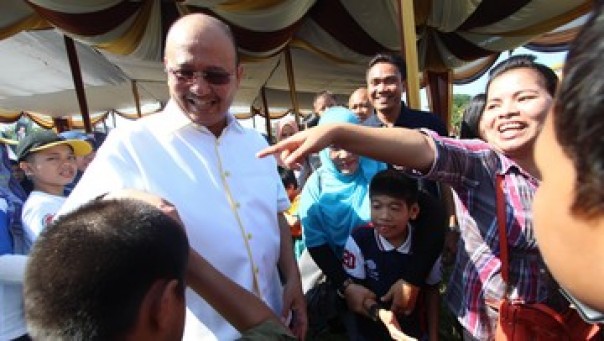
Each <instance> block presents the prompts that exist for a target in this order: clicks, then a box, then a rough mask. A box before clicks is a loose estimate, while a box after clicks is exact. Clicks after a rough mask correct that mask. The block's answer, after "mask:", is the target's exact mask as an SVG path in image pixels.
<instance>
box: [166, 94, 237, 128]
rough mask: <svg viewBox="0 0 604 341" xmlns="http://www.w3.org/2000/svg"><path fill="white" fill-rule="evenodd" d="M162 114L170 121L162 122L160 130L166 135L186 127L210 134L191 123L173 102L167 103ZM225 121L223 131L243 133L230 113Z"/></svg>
mask: <svg viewBox="0 0 604 341" xmlns="http://www.w3.org/2000/svg"><path fill="white" fill-rule="evenodd" d="M162 113H163V114H165V115H168V116H169V117H170V119H167V120H163V121H162V125H163V129H162V130H163V131H164V132H166V133H172V132H175V131H178V130H180V129H182V128H185V127H188V126H191V127H194V128H195V129H197V130H199V131H203V132H207V133H210V131H209V130H208V129H207V128H206V127H204V126H200V125H198V124H195V123H193V122H191V120H190V119H189V117H187V115H186V114H185V113H184V111H182V109H181V108H180V106H178V104H177V103H176V102H174V101H173V100H169V101H168V103H167V104H166V107H165V108H164V110H163V112H162ZM226 119H227V125H226V127H225V128H224V130H227V129H232V130H233V131H236V132H243V126H242V125H241V123H239V121H238V120H237V119H236V118H235V116H233V115H232V114H231V113H230V112H229V113H227V115H226Z"/></svg>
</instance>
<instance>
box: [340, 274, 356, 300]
mask: <svg viewBox="0 0 604 341" xmlns="http://www.w3.org/2000/svg"><path fill="white" fill-rule="evenodd" d="M351 284H354V281H353V280H352V278H350V277H349V278H346V279H345V280H344V282H342V285H340V287H339V288H338V289H337V290H336V292H337V293H338V296H340V297H342V298H345V297H346V295H345V293H346V288H348V286H349V285H351Z"/></svg>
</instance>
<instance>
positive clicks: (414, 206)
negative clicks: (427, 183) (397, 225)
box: [409, 202, 420, 220]
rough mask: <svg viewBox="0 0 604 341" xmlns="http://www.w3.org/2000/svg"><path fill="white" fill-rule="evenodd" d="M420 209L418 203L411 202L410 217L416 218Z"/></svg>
mask: <svg viewBox="0 0 604 341" xmlns="http://www.w3.org/2000/svg"><path fill="white" fill-rule="evenodd" d="M419 211H420V208H419V204H418V203H416V202H414V203H413V204H411V206H409V219H411V220H415V219H416V218H417V216H418V215H419Z"/></svg>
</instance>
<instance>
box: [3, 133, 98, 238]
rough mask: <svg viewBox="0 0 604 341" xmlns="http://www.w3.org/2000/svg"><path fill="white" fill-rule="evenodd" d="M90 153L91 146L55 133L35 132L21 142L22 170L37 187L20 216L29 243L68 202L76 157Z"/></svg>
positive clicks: (17, 153)
mask: <svg viewBox="0 0 604 341" xmlns="http://www.w3.org/2000/svg"><path fill="white" fill-rule="evenodd" d="M91 151H92V146H91V145H90V144H89V143H88V142H86V141H82V140H66V139H64V138H62V137H60V136H58V135H57V134H55V133H54V132H52V131H35V132H32V133H31V134H29V135H27V136H26V137H25V138H24V139H23V140H21V141H20V142H19V145H17V149H16V153H15V154H16V155H17V160H18V161H19V166H20V167H21V169H23V171H24V172H25V176H27V177H28V178H29V179H30V180H31V181H32V182H33V185H34V189H33V191H32V192H31V193H30V195H29V197H28V198H27V201H25V204H24V205H23V213H22V215H21V217H22V221H23V225H24V228H25V233H26V234H27V238H28V239H29V240H31V241H32V242H33V241H34V240H35V239H36V238H37V236H38V235H39V234H40V232H41V231H42V230H43V229H44V228H45V227H46V226H47V225H48V223H50V222H51V221H52V219H53V217H54V215H55V213H56V212H57V211H58V210H59V208H60V207H61V205H63V203H64V202H65V197H64V196H63V190H64V188H65V185H67V184H69V183H70V182H72V181H73V179H74V177H75V175H76V172H77V166H76V156H84V155H87V154H88V153H90V152H91Z"/></svg>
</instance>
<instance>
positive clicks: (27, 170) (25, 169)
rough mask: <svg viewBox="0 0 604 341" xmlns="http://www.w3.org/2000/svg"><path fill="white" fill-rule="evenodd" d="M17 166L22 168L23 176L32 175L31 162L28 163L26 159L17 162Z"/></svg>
mask: <svg viewBox="0 0 604 341" xmlns="http://www.w3.org/2000/svg"><path fill="white" fill-rule="evenodd" d="M19 168H21V169H22V170H23V172H24V173H25V176H27V177H30V176H32V175H33V173H34V171H33V167H32V165H31V163H29V162H27V161H21V162H19Z"/></svg>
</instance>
